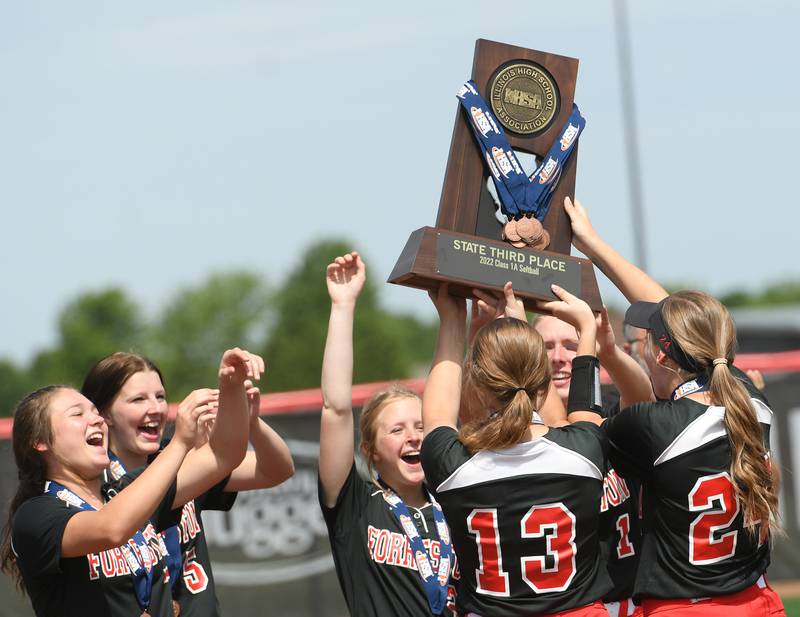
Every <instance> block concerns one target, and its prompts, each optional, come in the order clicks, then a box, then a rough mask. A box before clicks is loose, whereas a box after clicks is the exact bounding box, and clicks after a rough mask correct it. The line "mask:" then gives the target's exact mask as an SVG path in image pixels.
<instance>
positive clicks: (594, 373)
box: [567, 356, 603, 414]
mask: <svg viewBox="0 0 800 617" xmlns="http://www.w3.org/2000/svg"><path fill="white" fill-rule="evenodd" d="M574 411H592V412H594V413H597V414H602V412H603V405H602V403H601V400H600V361H599V360H598V359H597V358H596V357H594V356H576V357H575V358H573V360H572V379H571V380H570V383H569V398H568V399H567V413H568V414H569V413H572V412H574Z"/></svg>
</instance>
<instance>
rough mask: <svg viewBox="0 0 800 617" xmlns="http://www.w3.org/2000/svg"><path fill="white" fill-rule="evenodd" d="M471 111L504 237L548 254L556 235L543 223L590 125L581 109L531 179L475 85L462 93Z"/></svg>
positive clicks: (575, 111) (573, 114)
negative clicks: (564, 174)
mask: <svg viewBox="0 0 800 617" xmlns="http://www.w3.org/2000/svg"><path fill="white" fill-rule="evenodd" d="M458 98H459V101H460V102H461V105H462V106H463V107H464V109H465V110H466V111H467V117H468V119H469V124H470V127H472V132H473V134H474V135H475V139H476V140H477V142H478V146H479V147H480V148H481V151H482V152H483V154H484V159H485V161H486V164H487V165H488V167H489V172H490V173H491V176H492V182H493V183H494V186H495V190H496V192H497V196H498V199H499V206H500V209H499V210H498V212H496V216H497V218H498V220H499V221H500V223H501V224H502V225H503V232H502V236H503V239H504V240H507V241H508V242H510V243H511V244H512V245H513V246H515V247H517V248H521V247H523V246H530V247H533V248H536V249H543V248H545V247H547V246H548V245H549V244H550V234H549V233H548V232H547V230H545V229H544V227H543V226H542V221H543V220H544V217H545V216H546V215H547V212H548V210H549V209H550V202H551V200H552V196H553V192H554V190H555V187H556V186H557V184H558V179H559V178H560V176H561V169H562V168H563V166H564V164H565V163H566V161H567V160H568V159H569V156H570V154H571V153H572V151H573V149H574V146H575V144H576V143H577V141H578V137H579V136H580V133H581V131H582V130H583V128H584V127H585V126H586V120H585V119H584V118H583V117H582V116H581V115H580V111H579V110H578V106H577V105H573V106H572V112H571V114H570V116H569V119H568V120H567V123H566V124H565V125H564V127H563V128H562V130H561V133H560V135H559V137H558V138H557V139H556V140H555V141H554V142H553V145H552V146H551V147H550V151H549V152H548V153H547V156H546V157H545V158H544V160H543V162H542V163H541V164H540V165H539V167H538V168H537V169H536V171H534V172H533V174H532V175H531V176H530V178H529V177H528V176H527V175H526V174H525V173H524V172H523V171H522V166H521V165H520V162H519V160H518V158H517V156H516V154H515V152H514V150H513V148H512V147H511V145H510V144H509V142H508V138H507V137H506V135H505V132H504V131H503V128H502V126H500V124H499V123H498V122H497V120H496V118H495V117H494V114H493V113H492V111H491V109H490V108H489V105H488V104H487V103H486V101H485V100H484V99H483V97H482V96H481V95H480V93H479V92H478V89H477V87H476V85H475V82H473V81H471V80H470V81H468V82H467V83H465V84H464V85H463V86H462V88H461V90H459V92H458Z"/></svg>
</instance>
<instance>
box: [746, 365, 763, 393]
mask: <svg viewBox="0 0 800 617" xmlns="http://www.w3.org/2000/svg"><path fill="white" fill-rule="evenodd" d="M745 373H746V374H747V376H748V377H749V378H750V381H752V382H753V385H754V386H755V387H756V388H758V389H759V390H761V391H762V392H763V391H764V388H765V387H766V385H767V383H766V382H765V381H764V375H762V374H761V371H759V370H757V369H750V370H748V371H745Z"/></svg>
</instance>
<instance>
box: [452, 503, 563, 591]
mask: <svg viewBox="0 0 800 617" xmlns="http://www.w3.org/2000/svg"><path fill="white" fill-rule="evenodd" d="M467 527H468V529H469V531H470V533H472V534H473V535H474V536H475V541H476V542H477V544H478V559H479V560H480V567H479V568H478V569H477V570H476V571H475V578H476V580H477V591H478V593H482V594H486V595H490V596H502V597H508V596H509V595H510V588H509V576H508V572H507V571H506V570H505V569H504V568H503V555H502V549H501V546H502V545H501V542H500V534H499V532H498V526H497V508H485V509H475V510H473V511H472V512H471V513H470V515H469V516H468V517H467ZM524 538H546V540H547V542H546V547H547V549H546V551H547V553H546V555H532V556H529V557H522V558H520V570H521V572H522V579H523V580H524V581H525V583H526V584H527V585H528V586H529V587H530V588H531V589H533V591H535V592H536V593H547V592H552V591H564V590H565V589H566V588H567V587H569V584H570V583H571V582H572V579H573V578H574V577H575V570H576V565H575V550H576V549H575V515H574V514H572V512H570V510H569V508H567V507H566V506H565V505H564V504H563V503H551V504H546V505H540V506H533V507H532V508H531V509H530V510H528V512H527V513H526V514H525V516H523V517H522V520H521V521H520V539H524ZM514 540H515V541H516V540H517V539H516V538H515V539H514ZM547 558H549V560H550V561H551V563H552V565H550V566H549V567H548V565H547V561H546V560H547Z"/></svg>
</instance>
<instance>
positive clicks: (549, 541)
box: [421, 422, 611, 617]
mask: <svg viewBox="0 0 800 617" xmlns="http://www.w3.org/2000/svg"><path fill="white" fill-rule="evenodd" d="M606 447H607V442H606V439H605V437H604V435H603V432H602V431H601V430H600V428H599V427H597V426H595V425H594V424H590V423H587V422H579V423H576V424H573V425H571V426H567V427H564V428H551V429H549V430H548V432H547V433H546V435H544V436H543V437H539V438H537V439H534V440H532V441H526V442H522V443H519V444H517V445H515V446H513V447H511V448H508V449H505V450H499V451H491V450H484V451H481V452H478V453H476V454H474V455H473V454H470V452H469V451H468V450H467V449H466V448H465V447H464V446H463V444H462V443H461V442H460V441H459V440H458V433H457V432H456V431H455V429H453V428H450V427H439V428H437V429H435V430H434V431H432V432H431V433H430V434H429V435H427V436H426V437H425V440H424V441H423V442H422V451H421V459H422V466H423V468H424V469H425V477H426V479H427V481H428V483H429V486H430V487H432V488H435V492H434V494H435V496H436V498H437V499H438V501H439V503H440V504H441V506H442V508H443V510H444V513H445V517H446V519H447V522H448V525H449V526H450V531H451V534H452V537H453V546H454V547H455V550H456V554H457V556H458V562H459V567H460V570H461V582H460V586H459V590H458V598H457V606H458V609H459V612H463V613H467V612H472V613H476V614H478V615H497V616H499V617H504V616H509V617H511V616H514V615H532V614H540V613H552V612H556V611H563V610H567V609H571V608H577V607H580V606H584V605H587V604H590V603H592V602H594V601H596V600H599V599H600V598H602V597H603V596H604V595H605V594H606V593H607V592H608V591H609V589H611V582H610V580H609V577H608V574H607V573H606V570H605V567H604V566H603V564H602V560H601V557H600V550H599V543H598V520H599V514H600V512H599V503H600V499H601V495H602V492H603V470H604V469H605V464H606V461H605V450H606Z"/></svg>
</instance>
